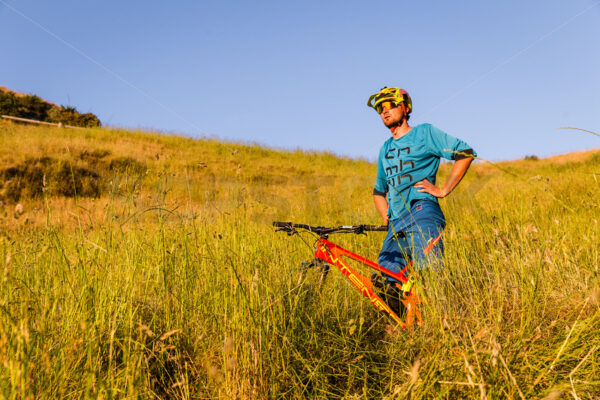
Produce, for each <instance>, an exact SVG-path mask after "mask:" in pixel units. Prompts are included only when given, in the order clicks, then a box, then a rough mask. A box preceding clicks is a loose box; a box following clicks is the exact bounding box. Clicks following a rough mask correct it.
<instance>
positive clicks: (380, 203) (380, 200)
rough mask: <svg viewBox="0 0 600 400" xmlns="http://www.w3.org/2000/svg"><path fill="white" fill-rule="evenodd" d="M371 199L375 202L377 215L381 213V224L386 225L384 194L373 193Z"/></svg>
mask: <svg viewBox="0 0 600 400" xmlns="http://www.w3.org/2000/svg"><path fill="white" fill-rule="evenodd" d="M373 201H374V202H375V208H376V209H377V212H379V215H381V218H383V224H384V225H387V224H388V202H387V200H386V198H385V196H381V195H378V194H374V195H373Z"/></svg>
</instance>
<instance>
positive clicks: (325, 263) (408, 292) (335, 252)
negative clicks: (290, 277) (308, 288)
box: [273, 221, 423, 328]
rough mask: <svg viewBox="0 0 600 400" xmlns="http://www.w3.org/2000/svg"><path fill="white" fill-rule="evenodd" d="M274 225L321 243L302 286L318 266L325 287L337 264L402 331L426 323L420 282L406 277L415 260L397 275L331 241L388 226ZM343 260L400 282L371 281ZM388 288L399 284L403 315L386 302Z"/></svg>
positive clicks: (306, 264) (307, 263)
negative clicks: (337, 236)
mask: <svg viewBox="0 0 600 400" xmlns="http://www.w3.org/2000/svg"><path fill="white" fill-rule="evenodd" d="M273 226H274V227H276V228H279V229H277V230H276V231H283V232H286V233H287V234H288V235H289V236H292V235H296V234H299V233H300V232H310V233H312V234H313V235H315V236H316V237H317V240H316V242H315V243H314V258H313V259H312V260H311V261H305V262H303V263H302V271H301V274H300V278H299V280H298V284H300V283H301V282H302V280H303V278H304V274H306V271H308V270H309V269H310V268H313V267H314V268H315V269H318V270H320V271H321V276H320V278H319V285H322V284H323V283H324V280H325V278H326V277H327V275H328V272H329V269H330V268H329V267H330V265H334V266H336V267H337V268H338V269H339V270H340V272H341V273H342V275H343V276H345V277H346V278H347V279H348V280H349V281H350V283H352V285H353V286H354V287H355V288H356V289H357V290H358V291H359V292H360V293H362V294H363V296H365V297H366V298H367V299H369V302H370V303H371V304H372V305H373V306H374V307H375V308H376V309H377V310H379V311H381V312H383V313H384V314H385V315H387V316H388V317H389V318H390V319H391V320H392V321H393V322H394V323H395V324H396V325H397V326H399V327H400V328H408V327H410V326H412V325H414V324H415V323H416V324H418V325H421V324H422V323H423V320H422V319H421V313H420V311H419V309H418V307H417V306H418V305H419V304H421V302H422V299H421V297H420V296H418V295H417V294H416V291H415V288H416V286H415V284H416V282H417V279H416V276H415V275H412V276H409V277H407V276H406V273H407V271H410V268H411V267H412V261H411V262H410V263H407V265H406V267H405V268H404V269H403V270H402V271H400V272H393V271H390V270H389V269H387V268H384V267H382V266H381V265H379V264H377V263H374V262H373V261H370V260H368V259H366V258H364V257H362V256H360V255H358V254H355V253H352V252H350V251H348V250H346V249H344V248H342V247H340V246H338V245H337V244H335V243H333V242H330V241H329V240H328V239H329V235H330V234H332V233H354V234H366V232H369V231H386V232H387V230H388V227H387V226H384V225H383V226H376V225H354V226H337V227H323V226H310V225H304V224H295V223H292V222H278V221H276V222H273ZM396 235H398V236H399V237H404V233H403V232H396ZM342 257H347V258H349V259H352V260H355V261H358V262H359V263H361V264H363V265H365V266H367V267H369V268H371V269H373V270H375V271H378V272H380V273H381V274H383V275H386V276H388V277H391V278H393V279H396V280H397V281H399V282H400V283H399V284H398V283H388V282H387V280H385V279H384V278H383V276H382V275H378V274H377V273H376V272H374V273H373V276H372V277H371V278H367V277H365V276H363V275H361V274H360V273H358V272H356V271H355V270H354V269H352V268H351V267H350V266H349V265H348V263H347V262H346V261H345V260H344V259H343V258H342ZM386 285H395V292H396V293H398V294H399V300H400V305H401V307H400V311H399V312H394V310H392V308H391V307H390V305H389V304H388V303H389V301H388V302H386V301H384V300H383V299H382V296H383V297H386V298H387V297H388V295H387V293H388V291H387V290H386V289H388V286H386ZM378 289H380V290H378ZM378 292H379V293H378Z"/></svg>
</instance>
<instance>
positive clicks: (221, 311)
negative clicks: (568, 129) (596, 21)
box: [0, 124, 600, 399]
mask: <svg viewBox="0 0 600 400" xmlns="http://www.w3.org/2000/svg"><path fill="white" fill-rule="evenodd" d="M0 138H1V140H2V146H0V168H7V167H9V166H11V165H14V164H18V163H20V162H23V161H24V160H26V159H28V158H32V157H41V156H43V155H52V157H55V158H56V159H59V160H63V161H64V162H66V163H70V165H78V166H85V165H87V164H85V162H84V161H82V159H81V157H79V155H80V154H81V153H82V152H83V151H86V150H87V151H93V150H108V151H109V152H110V154H109V155H107V156H106V160H107V161H108V162H110V160H113V159H118V158H122V157H129V158H132V159H134V160H137V161H138V162H140V163H142V164H143V165H145V166H146V169H145V170H135V171H132V170H128V169H124V170H112V171H111V170H106V171H105V172H104V173H105V174H108V175H107V176H105V178H106V179H105V180H104V181H102V183H101V184H102V190H103V192H102V194H101V196H100V197H99V198H85V197H79V196H75V197H72V198H64V197H58V196H51V195H49V194H48V191H46V192H44V194H43V195H42V196H41V197H39V198H35V199H27V198H22V199H20V200H19V202H20V204H21V205H22V208H23V212H20V211H18V210H16V209H15V204H14V203H10V202H8V201H5V203H4V205H3V207H2V211H0V224H1V226H2V231H1V233H0V281H1V285H0V398H15V399H17V398H19V399H20V398H125V397H129V398H138V397H139V398H257V399H263V398H285V399H288V398H324V399H325V398H327V399H330V398H346V399H352V398H353V399H359V398H360V399H373V398H382V399H392V398H415V399H417V398H423V399H429V398H487V399H496V398H516V399H520V398H523V399H529V398H561V396H562V398H579V399H584V398H590V399H592V398H598V396H600V379H599V378H598V377H599V376H600V275H599V271H598V263H599V261H600V250H599V246H598V242H599V241H600V226H599V220H600V210H599V206H598V204H599V202H598V198H599V195H600V185H598V184H597V180H598V179H599V178H600V156H599V155H598V154H599V153H597V152H596V153H591V154H586V155H584V156H581V157H580V158H577V157H575V158H574V159H573V160H571V161H568V162H565V163H561V164H560V165H559V164H558V163H557V164H553V163H552V162H547V161H545V160H540V161H518V162H512V163H501V164H500V165H499V167H500V168H501V169H498V168H496V167H493V166H490V165H486V164H477V165H474V166H473V167H472V170H471V171H470V172H469V174H468V176H467V178H466V179H465V181H464V182H463V183H461V185H460V186H459V189H458V190H457V191H456V192H455V193H453V194H452V195H451V196H450V197H449V198H448V199H445V200H443V201H442V208H443V209H444V211H445V213H446V216H447V222H448V227H447V229H446V233H445V247H446V254H445V257H444V264H445V268H444V269H443V270H439V271H436V272H432V273H429V274H425V275H424V276H423V282H422V283H423V286H424V287H425V288H426V289H425V290H426V295H427V300H428V301H427V305H425V306H424V307H423V315H424V319H425V323H424V325H423V326H422V327H419V328H414V329H410V330H407V331H402V332H399V333H398V334H396V335H389V334H388V333H386V329H385V325H386V323H387V321H386V320H385V319H383V317H382V316H381V315H379V314H378V313H376V312H375V310H374V309H372V307H371V306H370V305H369V304H368V303H367V302H366V301H365V300H364V299H363V298H362V297H361V296H360V295H358V294H357V293H356V292H355V290H354V289H353V288H352V287H351V285H349V284H348V282H346V281H344V280H343V279H342V277H341V275H340V274H338V273H337V271H331V273H330V276H329V277H328V279H327V281H326V283H325V285H324V287H323V289H322V290H321V291H319V290H317V289H316V288H317V285H315V284H313V283H314V282H312V281H311V279H316V277H311V276H309V277H308V281H307V283H306V284H305V285H303V286H296V282H297V278H298V274H299V271H300V265H299V264H300V262H301V261H303V260H306V259H309V258H310V257H311V252H310V249H309V248H308V247H307V246H306V245H305V244H304V243H303V242H302V241H300V240H297V239H296V238H288V237H286V236H284V235H282V234H280V233H275V232H274V231H273V229H272V228H271V226H270V223H271V221H273V220H293V221H297V222H304V223H311V224H320V225H329V224H354V223H373V224H374V223H378V222H379V221H378V219H377V215H376V212H375V210H374V208H373V206H372V200H371V198H370V197H371V196H370V192H371V185H372V183H373V177H374V174H375V167H374V165H373V164H370V163H367V162H366V161H356V160H349V159H340V158H337V157H335V156H333V155H329V154H317V153H314V154H306V153H301V152H292V153H290V152H278V151H273V150H269V149H264V148H260V147H258V146H244V145H240V144H229V143H220V142H217V141H210V140H208V141H195V140H191V139H184V138H178V137H169V136H161V135H158V134H150V133H143V132H129V131H109V130H89V131H84V132H79V131H77V132H72V131H67V130H59V129H52V128H31V127H23V126H18V125H12V124H0ZM82 163H83V164H82ZM84 164H85V165H84ZM87 166H88V167H89V165H87ZM447 173H448V166H447V165H445V166H443V168H442V170H441V174H442V175H444V174H447ZM442 179H443V178H442ZM382 235H383V234H378V233H373V234H370V235H369V236H366V237H365V236H339V237H335V236H333V237H332V238H333V239H334V240H335V241H336V242H338V243H340V244H341V245H342V246H344V247H347V248H349V249H351V250H353V251H355V252H357V253H359V254H362V255H365V256H367V257H369V258H371V259H375V258H376V256H377V253H378V250H379V246H380V244H381V241H382V240H383V236H382Z"/></svg>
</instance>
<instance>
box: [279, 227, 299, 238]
mask: <svg viewBox="0 0 600 400" xmlns="http://www.w3.org/2000/svg"><path fill="white" fill-rule="evenodd" d="M280 231H284V232H285V233H287V234H288V236H292V235H294V234H296V233H298V231H297V230H295V229H294V228H289V227H285V228H279V229H275V232H280Z"/></svg>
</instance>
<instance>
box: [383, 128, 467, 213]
mask: <svg viewBox="0 0 600 400" xmlns="http://www.w3.org/2000/svg"><path fill="white" fill-rule="evenodd" d="M463 151H469V152H470V151H471V147H470V146H469V145H468V144H467V143H465V142H463V141H462V140H460V139H457V138H455V137H453V136H450V135H448V134H447V133H445V132H443V131H442V130H440V129H438V128H436V127H434V126H433V125H430V124H421V125H417V126H414V127H412V128H411V130H410V131H409V132H408V133H407V134H406V135H404V136H402V137H400V138H398V139H394V138H393V137H391V138H389V139H388V140H386V141H385V143H384V144H383V146H382V147H381V150H380V151H379V160H378V162H377V179H376V181H375V193H379V194H382V195H385V194H387V199H388V204H389V210H388V216H389V218H390V219H395V218H398V217H399V216H400V215H401V214H402V213H403V212H404V211H407V210H409V209H410V204H411V202H412V201H414V200H421V199H429V200H433V201H435V202H437V198H436V197H435V196H433V195H431V194H429V193H425V192H418V191H417V190H418V189H416V188H415V187H414V184H415V183H417V182H419V181H421V180H423V179H427V180H429V182H431V183H433V184H434V185H435V183H436V174H437V171H438V168H439V166H440V158H441V157H443V158H446V159H448V160H454V159H455V158H464V155H463V156H461V155H457V153H460V152H463ZM472 154H473V155H474V156H476V155H477V154H476V153H475V152H474V151H473V153H472Z"/></svg>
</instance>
